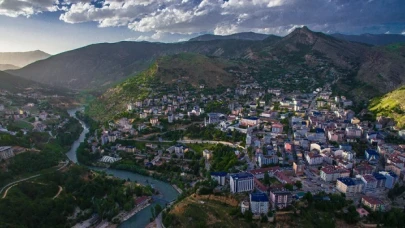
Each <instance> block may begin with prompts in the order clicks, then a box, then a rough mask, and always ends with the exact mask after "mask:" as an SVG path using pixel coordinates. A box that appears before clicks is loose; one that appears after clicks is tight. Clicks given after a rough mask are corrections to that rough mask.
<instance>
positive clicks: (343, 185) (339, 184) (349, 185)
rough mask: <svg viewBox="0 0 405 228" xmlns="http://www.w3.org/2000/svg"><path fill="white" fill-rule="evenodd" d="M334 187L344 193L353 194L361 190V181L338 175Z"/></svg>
mask: <svg viewBox="0 0 405 228" xmlns="http://www.w3.org/2000/svg"><path fill="white" fill-rule="evenodd" d="M336 189H337V190H338V191H339V192H341V193H344V194H346V195H353V194H356V193H360V192H362V190H363V183H362V181H361V180H358V179H354V178H350V177H340V178H338V179H337V181H336Z"/></svg>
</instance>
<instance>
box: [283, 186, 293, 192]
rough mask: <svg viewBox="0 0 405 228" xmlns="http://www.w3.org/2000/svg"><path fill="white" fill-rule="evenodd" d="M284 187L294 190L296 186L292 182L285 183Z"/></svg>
mask: <svg viewBox="0 0 405 228" xmlns="http://www.w3.org/2000/svg"><path fill="white" fill-rule="evenodd" d="M284 188H286V189H287V190H289V191H293V190H294V186H293V185H292V184H285V185H284Z"/></svg>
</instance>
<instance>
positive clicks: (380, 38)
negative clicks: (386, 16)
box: [332, 33, 405, 46]
mask: <svg viewBox="0 0 405 228" xmlns="http://www.w3.org/2000/svg"><path fill="white" fill-rule="evenodd" d="M332 36H333V37H335V38H338V39H342V40H347V41H352V42H359V43H365V44H370V45H379V46H380V45H388V44H394V43H403V42H405V36H404V35H399V34H369V33H367V34H362V35H345V34H340V33H337V34H332Z"/></svg>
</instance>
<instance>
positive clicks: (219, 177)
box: [211, 172, 227, 185]
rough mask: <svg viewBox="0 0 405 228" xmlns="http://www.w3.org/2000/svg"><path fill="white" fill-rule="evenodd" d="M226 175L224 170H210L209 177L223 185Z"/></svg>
mask: <svg viewBox="0 0 405 228" xmlns="http://www.w3.org/2000/svg"><path fill="white" fill-rule="evenodd" d="M226 175H227V173H226V172H211V178H212V179H213V180H216V181H217V182H218V184H219V185H225V181H226Z"/></svg>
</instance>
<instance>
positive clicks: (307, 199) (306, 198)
mask: <svg viewBox="0 0 405 228" xmlns="http://www.w3.org/2000/svg"><path fill="white" fill-rule="evenodd" d="M303 199H304V200H306V201H308V203H310V204H311V203H312V202H313V201H314V197H313V196H312V193H311V192H307V193H305V195H304V197H303Z"/></svg>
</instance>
